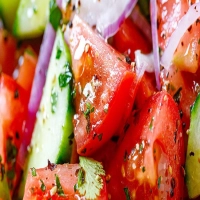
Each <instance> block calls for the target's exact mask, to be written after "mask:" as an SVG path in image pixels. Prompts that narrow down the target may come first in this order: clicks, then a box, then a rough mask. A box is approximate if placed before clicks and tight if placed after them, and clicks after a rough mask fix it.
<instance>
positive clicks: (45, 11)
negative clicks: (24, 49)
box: [13, 0, 50, 39]
mask: <svg viewBox="0 0 200 200" xmlns="http://www.w3.org/2000/svg"><path fill="white" fill-rule="evenodd" d="M49 2H50V1H49V0H21V1H20V4H19V7H18V10H17V15H16V19H15V21H14V27H13V34H14V35H15V36H16V37H18V38H20V39H26V38H35V37H38V36H40V35H42V33H43V32H44V29H45V26H46V23H47V21H48V16H49Z"/></svg>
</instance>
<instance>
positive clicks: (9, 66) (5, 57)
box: [0, 29, 17, 76]
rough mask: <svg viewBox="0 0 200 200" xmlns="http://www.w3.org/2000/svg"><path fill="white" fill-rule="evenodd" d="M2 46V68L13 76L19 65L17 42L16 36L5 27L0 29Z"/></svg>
mask: <svg viewBox="0 0 200 200" xmlns="http://www.w3.org/2000/svg"><path fill="white" fill-rule="evenodd" d="M0 47H1V53H0V70H2V71H3V72H4V73H6V74H8V75H10V76H11V75H12V73H13V71H14V69H15V67H16V66H17V58H16V49H17V42H16V40H15V38H14V37H13V36H12V35H11V34H10V33H8V32H7V31H6V30H4V29H0ZM1 68H2V69H1Z"/></svg>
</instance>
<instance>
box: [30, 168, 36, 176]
mask: <svg viewBox="0 0 200 200" xmlns="http://www.w3.org/2000/svg"><path fill="white" fill-rule="evenodd" d="M31 174H32V176H37V173H36V169H35V168H34V167H33V168H31Z"/></svg>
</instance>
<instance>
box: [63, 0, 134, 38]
mask: <svg viewBox="0 0 200 200" xmlns="http://www.w3.org/2000/svg"><path fill="white" fill-rule="evenodd" d="M80 2H81V3H80ZM67 3H68V0H63V2H62V7H63V8H64V7H66V5H67ZM136 3H137V0H123V1H121V0H109V1H108V0H101V1H97V0H93V1H91V0H82V1H79V0H72V1H71V4H72V5H74V6H75V8H76V10H75V11H76V14H78V15H79V17H80V18H81V19H83V20H84V21H85V22H86V23H88V24H89V25H90V26H91V27H93V26H96V29H97V31H98V32H99V33H100V34H101V35H102V36H103V38H105V39H107V38H108V37H110V36H112V35H114V34H115V33H116V32H117V30H118V28H119V26H120V25H121V23H122V22H123V20H124V19H125V18H126V17H128V16H129V15H130V13H131V11H132V9H133V8H134V6H135V5H136Z"/></svg>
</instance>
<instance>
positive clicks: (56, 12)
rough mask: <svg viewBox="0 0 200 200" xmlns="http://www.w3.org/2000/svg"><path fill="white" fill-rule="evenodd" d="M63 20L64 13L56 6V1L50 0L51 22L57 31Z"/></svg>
mask: <svg viewBox="0 0 200 200" xmlns="http://www.w3.org/2000/svg"><path fill="white" fill-rule="evenodd" d="M61 19H62V12H61V10H60V9H59V7H58V6H57V4H56V0H50V15H49V21H50V23H51V24H52V26H53V28H54V29H55V30H57V28H58V26H59V25H60V21H61Z"/></svg>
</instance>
